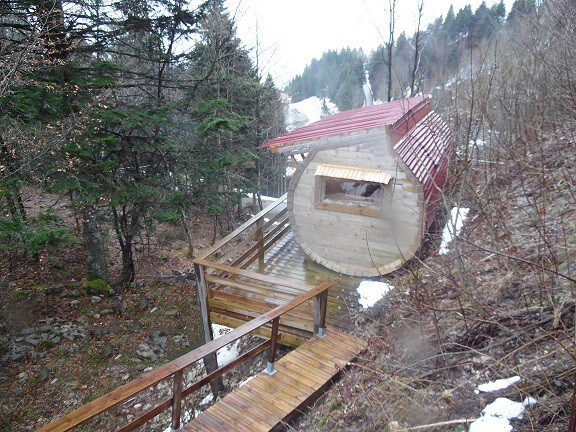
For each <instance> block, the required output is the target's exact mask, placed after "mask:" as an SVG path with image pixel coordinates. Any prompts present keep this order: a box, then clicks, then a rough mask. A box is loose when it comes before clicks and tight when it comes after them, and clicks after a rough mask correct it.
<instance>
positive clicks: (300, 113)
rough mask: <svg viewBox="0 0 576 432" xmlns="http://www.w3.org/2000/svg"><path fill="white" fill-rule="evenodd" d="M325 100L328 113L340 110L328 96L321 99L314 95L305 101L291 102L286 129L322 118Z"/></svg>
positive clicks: (292, 128)
mask: <svg viewBox="0 0 576 432" xmlns="http://www.w3.org/2000/svg"><path fill="white" fill-rule="evenodd" d="M323 102H325V103H326V107H327V108H328V114H335V113H337V112H338V108H337V107H336V105H334V104H333V103H332V102H331V101H330V99H328V98H325V99H320V98H317V97H316V96H312V97H310V98H308V99H304V100H303V101H300V102H297V103H291V104H290V105H289V106H288V110H287V113H286V129H287V130H288V132H290V131H293V130H294V129H297V128H299V127H302V126H306V125H307V124H309V123H314V122H316V121H318V120H320V119H321V118H322V117H323V113H322V105H323Z"/></svg>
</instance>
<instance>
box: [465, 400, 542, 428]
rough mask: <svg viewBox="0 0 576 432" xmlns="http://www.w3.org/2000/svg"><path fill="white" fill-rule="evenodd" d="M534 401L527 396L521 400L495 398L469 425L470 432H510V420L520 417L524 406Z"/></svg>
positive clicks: (534, 402) (532, 403)
mask: <svg viewBox="0 0 576 432" xmlns="http://www.w3.org/2000/svg"><path fill="white" fill-rule="evenodd" d="M536 402H537V401H536V399H534V398H531V397H527V398H526V399H524V401H523V402H514V401H512V400H510V399H507V398H497V399H496V400H495V401H494V402H492V403H491V404H488V405H486V408H484V410H483V411H482V415H481V416H480V418H479V419H477V420H475V421H474V422H473V423H472V424H471V425H470V432H510V431H511V430H512V429H513V428H512V425H511V424H510V420H512V419H515V418H522V414H523V413H524V410H525V409H526V407H527V406H530V405H534V404H536Z"/></svg>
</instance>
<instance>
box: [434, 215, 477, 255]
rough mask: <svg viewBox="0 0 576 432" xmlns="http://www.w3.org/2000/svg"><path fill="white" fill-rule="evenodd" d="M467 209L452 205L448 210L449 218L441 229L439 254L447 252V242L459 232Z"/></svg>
mask: <svg viewBox="0 0 576 432" xmlns="http://www.w3.org/2000/svg"><path fill="white" fill-rule="evenodd" d="M469 211H470V209H468V208H462V207H453V208H452V210H451V211H450V220H449V221H448V222H446V226H444V230H443V231H442V244H441V245H440V250H439V251H438V253H439V254H440V255H444V254H446V253H448V244H449V243H450V242H451V241H452V240H454V238H455V237H457V236H458V235H459V234H460V230H461V229H462V226H463V225H464V221H465V220H466V217H467V216H468V212H469Z"/></svg>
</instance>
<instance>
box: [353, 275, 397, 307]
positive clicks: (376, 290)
mask: <svg viewBox="0 0 576 432" xmlns="http://www.w3.org/2000/svg"><path fill="white" fill-rule="evenodd" d="M392 289H394V287H393V286H392V285H390V284H389V283H386V282H376V281H369V280H364V281H362V282H360V285H359V286H358V288H357V289H356V291H357V292H358V294H360V299H359V300H358V302H359V303H360V305H362V307H363V308H364V309H366V308H369V307H372V306H374V305H375V304H376V302H377V301H378V300H380V299H381V298H382V297H384V296H385V295H386V294H388V292H389V291H390V290H392Z"/></svg>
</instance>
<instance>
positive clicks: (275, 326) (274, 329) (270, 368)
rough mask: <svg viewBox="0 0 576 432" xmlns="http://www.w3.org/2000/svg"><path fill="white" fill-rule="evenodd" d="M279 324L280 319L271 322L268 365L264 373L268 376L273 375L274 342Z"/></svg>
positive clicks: (274, 360)
mask: <svg viewBox="0 0 576 432" xmlns="http://www.w3.org/2000/svg"><path fill="white" fill-rule="evenodd" d="M279 324H280V317H277V318H274V319H273V320H272V333H271V335H270V348H269V349H268V363H267V364H266V370H264V372H266V373H267V374H268V375H274V374H275V373H276V369H274V363H275V362H276V342H277V340H278V325H279Z"/></svg>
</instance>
